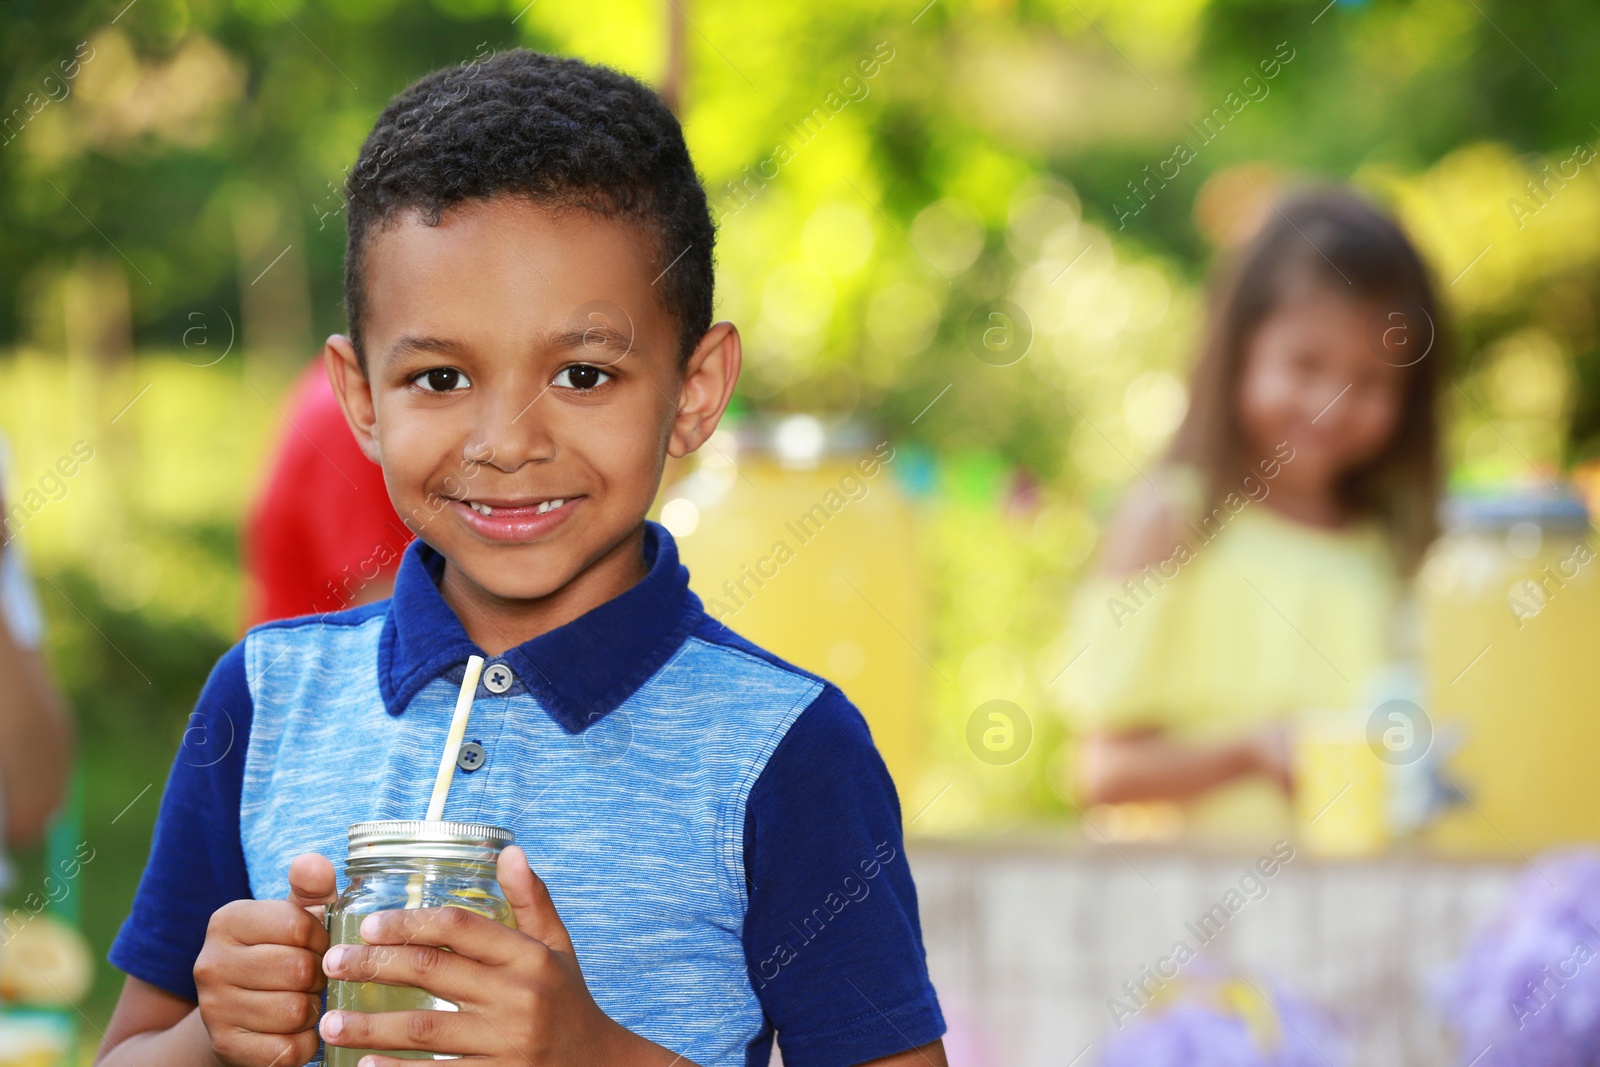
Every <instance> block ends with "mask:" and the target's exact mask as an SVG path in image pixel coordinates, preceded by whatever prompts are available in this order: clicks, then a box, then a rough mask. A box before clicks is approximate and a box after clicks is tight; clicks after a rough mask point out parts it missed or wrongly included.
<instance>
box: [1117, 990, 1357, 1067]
mask: <svg viewBox="0 0 1600 1067" xmlns="http://www.w3.org/2000/svg"><path fill="white" fill-rule="evenodd" d="M1176 997H1177V999H1176V1000H1175V1001H1174V1002H1172V1003H1170V1004H1167V1005H1152V1006H1150V1007H1147V1008H1146V1009H1145V1010H1144V1011H1143V1012H1141V1013H1140V1015H1139V1017H1138V1018H1137V1019H1135V1020H1133V1021H1132V1022H1130V1023H1129V1024H1128V1027H1127V1029H1125V1030H1122V1031H1120V1032H1119V1033H1117V1034H1116V1035H1114V1036H1113V1037H1112V1038H1111V1040H1110V1041H1109V1042H1108V1043H1107V1044H1106V1046H1105V1047H1104V1048H1103V1049H1102V1051H1101V1054H1100V1058H1099V1060H1098V1061H1097V1063H1098V1067H1329V1065H1330V1064H1332V1065H1333V1067H1343V1064H1344V1063H1345V1057H1344V1049H1343V1043H1342V1041H1341V1040H1340V1039H1339V1036H1338V1034H1337V1033H1336V1032H1335V1030H1334V1027H1333V1025H1332V1024H1331V1022H1330V1021H1329V1020H1328V1018H1327V1017H1326V1016H1325V1015H1324V1014H1323V1013H1322V1012H1321V1011H1319V1010H1317V1009H1316V1008H1314V1007H1313V1006H1312V1005H1311V1004H1309V1003H1308V1002H1306V1001H1304V1000H1302V999H1301V998H1299V997H1297V996H1295V995H1294V994H1292V993H1291V992H1290V991H1289V990H1288V989H1286V988H1285V987H1284V986H1282V985H1280V984H1279V983H1276V982H1268V981H1263V980H1257V981H1254V982H1246V981H1241V980H1237V979H1236V980H1231V981H1230V980H1216V981H1212V980H1201V981H1191V982H1188V983H1186V984H1185V986H1184V988H1183V990H1182V991H1181V992H1179V993H1178V994H1177V995H1176Z"/></svg>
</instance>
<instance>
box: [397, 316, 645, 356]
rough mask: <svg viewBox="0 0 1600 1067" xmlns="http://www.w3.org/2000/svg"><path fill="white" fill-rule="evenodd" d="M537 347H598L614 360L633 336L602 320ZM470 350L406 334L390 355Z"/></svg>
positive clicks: (625, 351) (454, 342)
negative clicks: (609, 354) (613, 356)
mask: <svg viewBox="0 0 1600 1067" xmlns="http://www.w3.org/2000/svg"><path fill="white" fill-rule="evenodd" d="M540 347H542V348H556V349H573V348H598V349H602V350H604V351H607V352H611V353H614V354H615V356H616V358H617V359H621V358H622V357H623V356H626V355H627V354H628V353H630V352H632V351H633V348H634V346H633V337H632V336H630V335H628V334H625V333H623V332H622V331H621V330H618V329H617V328H616V327H614V326H610V325H606V324H604V323H596V324H594V325H592V326H589V327H586V328H585V329H582V330H577V329H573V330H563V331H561V332H560V333H553V334H548V335H546V336H545V337H544V338H543V343H542V344H541V345H540ZM471 351H472V346H471V345H469V344H467V343H466V342H464V341H457V340H455V339H454V338H451V337H430V336H426V335H423V336H415V335H412V334H405V335H403V336H402V337H401V338H400V339H399V340H397V341H395V343H394V344H393V346H391V347H390V349H389V355H390V356H391V357H392V358H396V359H398V358H399V357H401V356H409V355H412V354H415V353H431V354H434V355H441V356H451V357H455V358H460V357H463V356H465V355H467V354H469V353H470V352H471Z"/></svg>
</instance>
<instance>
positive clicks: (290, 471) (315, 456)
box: [245, 359, 412, 626]
mask: <svg viewBox="0 0 1600 1067" xmlns="http://www.w3.org/2000/svg"><path fill="white" fill-rule="evenodd" d="M288 420H289V429H288V430H286V431H285V432H284V434H283V437H282V439H281V441H280V442H279V445H278V449H277V452H276V453H275V454H274V455H273V457H272V462H271V467H270V469H269V471H268V473H267V480H266V484H265V486H264V487H263V488H262V491H261V495H260V497H259V498H258V499H257V500H256V503H255V506H254V507H253V508H252V509H251V512H250V518H249V522H248V526H247V528H246V531H245V562H246V567H247V569H248V570H249V574H250V584H251V597H250V608H249V615H248V618H247V619H246V620H245V625H246V626H255V625H257V624H259V623H263V622H270V621H272V620H273V619H286V618H292V617H294V616H297V615H316V614H323V613H327V612H332V611H339V610H342V609H344V608H347V607H350V606H351V605H352V604H367V603H371V602H372V601H374V600H382V599H383V598H384V597H386V596H388V595H389V593H390V590H391V588H392V587H393V585H394V572H395V569H396V568H397V567H399V565H400V553H401V551H402V550H403V549H404V548H405V546H406V545H407V543H409V542H410V540H411V536H412V535H411V531H410V530H408V529H407V528H406V526H405V523H403V522H401V521H400V516H398V515H396V514H395V510H394V505H392V504H391V503H389V492H388V490H387V489H385V488H384V484H383V471H382V470H381V469H380V468H379V467H378V465H377V464H375V463H373V462H372V461H371V460H369V459H368V458H367V457H366V456H365V455H363V454H362V452H361V449H360V448H359V447H358V446H357V445H356V441H355V438H354V437H353V436H352V435H351V433H350V427H349V426H348V425H347V424H346V423H345V420H344V414H343V413H342V412H341V411H340V410H339V401H338V400H337V398H335V397H334V395H333V388H332V387H331V386H330V385H329V384H328V374H327V371H326V369H325V368H324V366H323V363H322V360H320V359H319V360H316V361H315V362H313V363H312V364H311V365H310V366H308V367H307V368H306V369H305V371H304V372H303V373H302V374H301V375H300V378H299V379H298V380H297V381H296V382H295V386H294V389H293V391H292V393H291V394H290V398H289V411H288Z"/></svg>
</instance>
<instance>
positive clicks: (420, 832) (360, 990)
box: [323, 819, 516, 1067]
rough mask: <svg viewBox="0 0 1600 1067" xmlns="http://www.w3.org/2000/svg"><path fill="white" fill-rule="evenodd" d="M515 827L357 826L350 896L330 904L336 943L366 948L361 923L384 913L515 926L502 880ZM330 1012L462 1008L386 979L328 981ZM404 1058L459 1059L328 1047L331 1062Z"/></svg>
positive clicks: (349, 1065)
mask: <svg viewBox="0 0 1600 1067" xmlns="http://www.w3.org/2000/svg"><path fill="white" fill-rule="evenodd" d="M512 839H513V838H512V834H511V831H509V830H506V829H503V828H501V827H499V826H490V825H488V824H487V823H470V822H424V821H422V820H415V819H412V820H408V819H394V820H385V821H381V822H360V823H356V824H355V825H354V826H352V827H350V847H349V853H348V857H347V859H346V861H345V877H346V879H347V880H348V881H347V884H346V886H345V890H344V893H343V894H341V895H340V897H339V899H338V900H337V901H335V902H334V904H333V906H332V907H331V908H329V909H328V941H329V945H330V947H331V946H333V945H359V944H362V943H363V942H362V940H361V933H360V931H361V921H362V920H363V919H365V918H366V917H367V916H368V915H371V914H372V913H373V912H376V911H399V910H404V909H407V908H438V907H452V908H465V909H466V910H467V911H471V912H476V913H477V914H479V915H484V916H487V917H489V918H491V919H493V920H494V921H495V922H498V923H504V924H505V925H507V926H514V925H516V924H515V922H514V920H513V919H512V915H511V906H510V905H509V904H507V903H506V899H505V895H504V894H503V893H502V892H501V890H500V883H499V881H498V879H497V878H496V877H495V861H496V860H497V859H499V856H500V851H501V849H503V848H505V847H506V846H507V845H509V844H511V843H512ZM328 1010H329V1011H335V1010H338V1011H366V1012H384V1011H416V1010H432V1011H458V1010H460V1009H459V1006H458V1005H456V1004H454V1003H452V1002H451V1001H448V1000H445V999H443V998H441V997H436V996H434V995H433V994H431V993H429V992H427V991H426V990H422V989H413V988H410V987H407V986H395V985H384V984H382V983H380V982H343V981H331V980H330V981H329V982H328ZM374 1052H376V1053H378V1054H379V1055H385V1056H393V1057H395V1058H397V1059H403V1060H453V1059H459V1058H460V1057H458V1056H451V1055H445V1054H443V1053H434V1052H406V1051H387V1050H382V1049H355V1048H340V1047H337V1046H333V1045H324V1049H323V1056H324V1062H325V1064H326V1067H356V1064H357V1063H358V1062H359V1061H360V1059H361V1057H362V1056H364V1055H367V1054H369V1053H374Z"/></svg>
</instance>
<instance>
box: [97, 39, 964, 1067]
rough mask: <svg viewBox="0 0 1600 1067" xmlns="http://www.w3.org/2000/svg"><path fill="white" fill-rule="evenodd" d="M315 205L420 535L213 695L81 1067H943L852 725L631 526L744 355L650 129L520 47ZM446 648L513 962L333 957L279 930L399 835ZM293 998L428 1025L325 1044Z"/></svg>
mask: <svg viewBox="0 0 1600 1067" xmlns="http://www.w3.org/2000/svg"><path fill="white" fill-rule="evenodd" d="M348 192H349V212H348V226H349V244H348V248H347V255H346V278H345V292H346V310H347V313H348V319H349V323H350V336H349V337H348V338H345V337H341V336H334V337H331V338H329V340H328V343H327V345H326V348H325V350H324V356H325V359H326V361H327V365H328V373H329V377H330V379H331V380H332V382H333V385H334V389H335V391H336V392H337V393H338V394H339V397H340V402H341V404H342V406H343V409H344V412H345V416H346V418H347V419H348V421H349V423H350V426H351V429H352V430H353V432H354V433H355V436H356V439H357V441H358V442H360V444H361V447H362V450H363V451H364V452H365V453H366V455H367V456H368V457H369V458H371V459H372V460H374V461H376V462H378V463H380V464H381V465H382V468H383V476H384V481H385V483H386V485H387V486H388V490H389V495H390V497H391V499H392V500H393V503H394V505H395V509H396V511H397V512H398V513H399V514H400V515H401V516H402V517H403V518H404V519H405V521H406V523H407V525H408V526H410V527H411V529H412V530H413V531H415V532H416V533H417V535H418V538H419V539H418V541H416V542H414V543H413V544H412V545H411V547H410V548H408V549H407V550H406V553H405V556H404V559H403V560H402V563H401V566H400V570H399V573H398V575H397V577H396V581H395V590H394V595H393V597H392V598H391V599H389V600H387V601H382V602H379V603H377V604H373V605H368V606H365V607H360V608H355V609H352V610H349V611H345V612H340V613H338V614H334V615H329V616H318V617H313V618H302V619H294V620H288V621H284V622H278V623H272V624H269V625H267V626H263V627H258V628H256V629H254V630H252V631H251V632H250V633H249V634H248V635H247V636H246V638H245V640H244V641H243V642H242V643H241V644H239V645H238V646H236V647H235V648H233V649H232V650H231V651H230V652H229V653H228V654H227V655H226V656H224V657H223V659H222V661H221V662H220V663H219V664H218V666H217V668H216V669H215V671H214V672H213V673H212V676H211V678H210V680H209V681H208V682H207V684H206V687H205V690H204V691H203V692H202V693H201V696H200V701H199V705H198V708H197V710H196V712H195V715H194V717H193V719H192V720H191V724H190V729H189V730H188V732H187V733H186V734H185V738H184V744H183V746H182V748H181V749H180V751H179V753H178V757H177V759H176V760H175V761H174V764H173V770H172V774H171V777H170V779H169V781H168V784H167V789H166V794H165V796H164V797H163V800H162V806H161V814H160V818H159V821H158V823H157V827H156V834H155V841H154V843H153V845H152V849H151V858H150V863H149V866H148V868H147V869H146V871H145V875H144V879H143V882H142V884H141V885H140V888H139V893H138V896H137V898H136V899H135V901H134V906H133V911H132V914H131V916H130V917H129V919H128V921H127V922H126V923H125V924H124V926H123V928H122V931H121V933H120V934H119V935H118V938H117V940H116V943H115V944H114V945H113V947H112V950H111V959H112V962H114V963H115V964H117V965H118V966H119V967H121V968H122V969H123V970H125V971H126V972H127V973H128V975H129V977H128V979H127V982H126V984H125V986H124V989H123V993H122V997H121V1000H120V1002H119V1004H118V1006H117V1011H116V1015H115V1016H114V1018H113V1020H112V1023H111V1026H110V1030H109V1032H108V1034H107V1037H106V1041H105V1045H104V1047H103V1049H102V1051H101V1055H100V1061H99V1062H102V1063H115V1064H117V1065H119V1067H144V1065H147V1064H148V1065H159V1067H185V1065H191V1064H192V1065H202V1064H203V1065H208V1067H209V1065H213V1064H218V1063H220V1064H224V1065H227V1067H291V1065H296V1064H304V1063H305V1062H306V1061H307V1060H309V1059H311V1058H312V1057H313V1055H315V1053H316V1052H317V1043H318V1037H319V1034H320V1036H321V1037H322V1038H323V1039H325V1040H326V1041H327V1043H328V1044H330V1045H345V1046H350V1047H355V1048H380V1049H392V1050H397V1049H407V1050H417V1051H425V1052H435V1053H445V1054H449V1053H454V1054H460V1055H464V1056H467V1057H468V1058H469V1059H470V1060H471V1062H474V1063H482V1064H488V1065H501V1064H505V1065H509V1064H522V1065H528V1064H532V1065H535V1067H576V1065H590V1064H594V1065H600V1064H605V1065H611V1067H617V1065H635V1064H637V1065H649V1067H669V1065H678V1067H688V1065H691V1064H699V1065H702V1067H738V1065H749V1064H765V1063H766V1062H767V1059H768V1056H769V1054H770V1050H771V1044H772V1040H773V1032H774V1030H776V1031H777V1034H778V1037H777V1040H778V1044H779V1046H780V1048H781V1049H782V1051H783V1054H784V1058H785V1060H786V1061H787V1062H788V1064H789V1065H790V1067H847V1065H854V1064H862V1063H873V1064H887V1065H896V1067H909V1065H912V1064H916V1065H918V1067H921V1065H923V1064H931V1065H932V1067H943V1065H944V1063H945V1057H944V1053H943V1050H942V1046H941V1044H940V1042H939V1036H940V1034H941V1033H942V1032H943V1020H942V1018H941V1016H940V1012H939V1006H938V1003H937V1000H936V998H935V996H934V993H933V990H932V987H931V985H930V984H929V981H928V977H927V971H926V967H925V963H924V959H923V951H922V945H921V935H920V931H919V927H918V920H917V908H916V895H915V890H914V888H913V886H912V883H911V879H910V874H909V871H908V870H907V867H906V862H905V858H904V856H903V854H902V844H901V837H900V827H899V806H898V802H897V800H896V799H895V795H894V790H893V786H892V784H891V783H890V781H889V779H888V776H887V774H886V772H885V770H884V767H883V764H882V761H881V760H880V759H879V758H878V756H877V753H876V751H875V750H874V749H873V747H872V742H871V739H870V737H869V735H868V733H867V730H866V724H865V722H864V721H863V720H862V718H861V716H860V714H859V713H858V712H857V711H856V710H855V708H854V707H853V706H852V705H851V704H850V703H849V702H848V701H847V700H846V699H845V698H844V696H843V695H842V694H841V693H840V692H839V691H838V690H837V689H836V688H834V687H833V686H831V685H829V684H828V683H826V682H825V681H823V680H822V679H820V678H817V677H815V676H813V675H810V674H807V673H805V672H803V671H800V670H798V669H797V668H794V667H791V666H789V665H788V664H785V663H783V662H782V661H780V660H778V659H776V658H775V657H773V656H772V655H770V654H769V653H766V652H764V651H762V650H761V649H758V648H756V647H754V646H753V645H751V644H749V643H748V642H746V641H744V640H743V639H741V638H739V637H738V636H736V635H734V634H733V633H732V632H730V631H728V630H727V629H725V628H724V627H722V626H721V625H719V624H718V623H716V622H714V621H712V620H711V619H710V618H709V617H708V616H706V615H705V614H704V612H702V610H701V605H700V602H699V600H698V599H697V598H695V596H694V595H693V594H692V593H690V592H689V591H688V588H687V581H688V573H687V571H686V570H685V569H684V568H683V567H681V566H680V565H679V564H678V560H677V551H676V548H675V547H674V545H673V542H672V538H671V536H670V535H669V534H668V533H667V532H666V531H665V530H664V529H663V528H662V527H660V526H658V525H656V524H654V523H648V522H646V521H645V514H646V511H647V510H648V508H649V507H650V504H651V502H652V500H653V498H654V496H655V494H656V490H657V486H658V483H659V481H660V478H661V471H662V466H663V463H664V462H665V457H666V456H667V455H672V456H675V457H681V456H684V455H687V454H688V453H690V452H692V451H694V450H695V449H696V448H698V447H699V446H700V445H701V444H702V443H703V442H704V441H705V439H706V438H707V437H708V436H709V435H710V433H711V431H712V430H713V429H714V428H715V427H716V425H717V422H718V420H719V419H720V418H721V416H722V413H723V411H724V409H725V407H726V405H727V403H728V400H729V397H730V396H731V395H732V392H733V388H734V383H735V381H736V379H737V377H738V372H739V366H740V358H741V357H740V343H739V335H738V332H737V331H736V330H735V329H734V327H733V326H732V325H731V324H729V323H727V322H721V323H717V324H715V325H713V324H712V323H711V307H712V299H711V298H712V267H711V247H712V241H713V237H714V234H713V230H712V224H711V220H710V216H709V212H708V209H707V205H706V198H705V193H704V190H703V189H702V187H701V185H700V183H699V180H698V178H697V177H696V175H695V173H694V168H693V165H692V163H691V161H690V159H689V155H688V150H687V148H686V146H685V144H684V142H683V137H682V133H681V131H680V129H679V127H678V123H677V121H676V120H675V119H674V118H673V117H672V115H671V114H670V113H669V112H668V111H667V110H666V108H665V107H664V106H663V105H662V104H661V102H660V101H659V100H658V99H657V98H656V97H655V96H654V95H653V94H652V93H650V91H649V90H647V89H646V88H644V87H643V86H642V85H640V84H639V83H637V82H635V81H633V80H632V79H630V78H626V77H623V76H621V75H619V74H616V73H614V72H612V71H609V70H605V69H602V68H596V67H592V66H588V65H586V64H583V63H580V62H577V61H573V60H564V59H554V58H551V57H548V56H542V55H537V54H534V53H530V52H526V51H516V52H512V53H508V54H505V55H501V56H497V57H494V58H491V59H490V60H488V61H486V62H484V63H481V64H476V65H473V66H470V67H465V68H457V69H449V70H445V71H439V72H436V73H434V74H432V75H429V76H428V77H426V78H424V79H422V81H420V82H418V83H417V84H416V85H414V86H412V87H411V88H410V89H408V90H406V91H405V92H404V93H402V94H401V95H400V96H398V97H397V98H396V99H395V100H393V101H391V103H390V104H389V106H388V107H387V108H386V109H385V111H384V112H383V114H382V115H381V116H380V118H379V120H378V123H377V126H376V128H375V129H374V130H373V132H372V134H371V136H370V137H368V139H367V142H366V144H365V145H364V146H363V148H362V151H361V159H360V161H359V162H358V164H357V166H356V168H355V171H354V173H353V174H352V176H351V178H350V181H349V186H348ZM475 653H479V654H483V655H485V656H487V657H488V661H489V662H488V666H487V668H486V669H485V671H484V674H483V680H482V682H480V685H479V690H478V694H477V700H476V704H475V706H474V710H473V715H472V720H471V725H470V727H469V732H468V740H469V741H471V742H472V744H473V745H474V746H475V750H474V754H473V758H472V759H471V760H467V759H463V760H462V761H461V762H460V766H461V768H462V769H460V770H458V771H457V773H456V777H455V781H454V784H453V786H452V789H451V792H450V797H449V804H448V806H447V808H446V810H445V818H446V819H454V820H470V821H474V822H488V823H495V824H498V825H502V826H506V827H508V828H510V829H511V830H513V831H514V833H515V834H516V839H517V841H518V842H519V843H520V844H521V846H522V847H521V848H518V847H511V848H508V849H506V850H505V852H504V853H503V855H502V856H501V860H500V866H499V870H498V876H499V879H500V883H501V885H502V887H503V888H504V891H505V894H506V897H507V899H508V901H509V902H510V903H511V905H512V907H513V909H514V911H515V915H516V921H517V928H516V929H511V928H508V927H502V926H499V925H497V924H495V923H492V922H490V921H489V920H487V919H481V918H480V917H479V916H475V915H471V914H469V913H467V912H465V911H462V910H460V909H450V908H445V909H438V910H436V911H435V910H429V909H424V910H416V911H400V912H388V913H385V914H384V916H383V917H382V918H381V919H379V920H376V921H375V920H371V919H369V920H368V923H367V925H365V926H364V927H363V930H362V934H363V937H364V939H365V940H366V941H367V942H368V943H369V944H370V945H372V946H375V947H372V948H368V947H362V946H341V947H339V948H337V949H332V950H329V949H328V941H327V936H326V933H325V932H324V931H323V928H322V925H321V923H320V921H319V920H318V919H317V918H316V917H315V914H314V912H313V911H311V910H308V909H315V908H317V907H319V906H321V905H325V904H327V903H329V902H331V901H332V900H333V899H334V898H335V896H336V892H337V890H338V889H339V888H340V887H341V886H342V879H341V877H340V876H339V872H341V871H342V868H343V861H344V854H345V835H346V831H347V829H348V827H349V825H350V824H351V823H354V822H357V821H361V820H365V819H373V818H386V819H392V818H417V817H419V816H420V815H421V814H422V812H423V811H424V810H425V808H426V804H427V799H428V793H429V791H430V784H431V781H432V778H433V773H432V770H431V768H432V767H434V766H436V762H435V761H436V760H437V754H438V752H439V750H440V748H441V747H442V745H443V743H444V736H445V732H446V728H447V724H448V721H449V719H450V710H451V707H452V705H453V703H454V695H455V691H456V687H457V686H458V685H459V684H460V681H461V679H462V677H463V671H464V664H465V661H466V659H467V657H468V656H469V655H472V654H475ZM465 751H466V750H465V748H464V749H463V752H465ZM469 767H470V769H468V768H469ZM524 850H525V851H524ZM530 865H531V866H530ZM535 867H536V868H537V869H538V871H539V874H538V875H535V874H534V873H533V869H532V868H535ZM546 887H548V889H547V888H546ZM377 946H381V947H377ZM440 949H448V950H450V951H448V952H441V951H439V950H440ZM580 963H581V969H580ZM324 971H325V972H326V974H327V975H330V976H332V977H335V978H358V979H363V980H378V981H384V982H389V983H393V984H398V985H411V986H419V987H422V988H424V989H429V990H430V991H433V992H435V993H436V994H437V995H439V996H441V997H443V998H445V999H447V1000H450V1001H452V1002H455V1003H457V1004H459V1006H460V1010H459V1011H458V1012H393V1013H381V1014H360V1013H354V1012H331V1013H328V1014H327V1015H325V1016H321V1017H320V1018H319V1013H320V1010H321V1008H320V997H319V993H320V991H321V990H322V989H323V987H324V979H323V977H322V975H323V973H324ZM404 1062H408V1061H402V1060H400V1059H397V1058H393V1057H388V1056H379V1057H367V1058H364V1059H363V1060H362V1063H363V1064H364V1065H369V1064H370V1067H400V1065H401V1064H402V1063H404Z"/></svg>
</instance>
